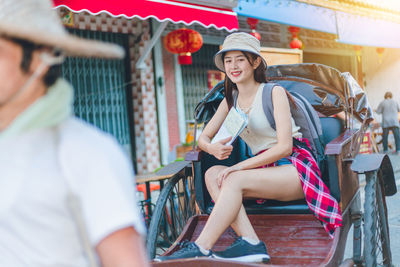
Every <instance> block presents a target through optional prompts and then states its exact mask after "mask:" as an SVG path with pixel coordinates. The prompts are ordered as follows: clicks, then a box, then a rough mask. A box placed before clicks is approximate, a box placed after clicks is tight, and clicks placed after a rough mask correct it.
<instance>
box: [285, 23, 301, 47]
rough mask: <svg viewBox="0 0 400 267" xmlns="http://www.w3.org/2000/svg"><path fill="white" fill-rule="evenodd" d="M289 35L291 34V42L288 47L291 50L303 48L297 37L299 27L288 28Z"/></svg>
mask: <svg viewBox="0 0 400 267" xmlns="http://www.w3.org/2000/svg"><path fill="white" fill-rule="evenodd" d="M288 30H289V31H290V33H291V34H292V41H291V42H290V44H289V45H290V47H291V48H293V49H301V48H302V47H303V42H302V41H301V40H300V39H299V37H298V35H299V32H300V28H299V27H294V26H290V27H289V28H288Z"/></svg>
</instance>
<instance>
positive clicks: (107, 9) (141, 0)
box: [53, 0, 239, 31]
mask: <svg viewBox="0 0 400 267" xmlns="http://www.w3.org/2000/svg"><path fill="white" fill-rule="evenodd" d="M53 1H54V6H55V7H56V8H57V7H66V8H68V9H70V10H71V11H73V12H78V13H79V12H84V11H85V12H89V13H90V14H92V15H97V14H99V13H103V12H104V13H107V14H109V15H111V16H113V17H121V16H123V17H126V18H135V17H136V18H140V19H148V18H154V19H157V20H158V21H166V20H168V21H171V22H174V23H184V24H186V25H190V24H192V23H199V24H201V25H203V26H204V27H206V28H209V27H211V26H212V27H215V28H217V29H226V30H227V31H233V30H237V29H238V28H239V23H238V19H237V16H236V13H235V12H234V11H232V10H230V9H222V8H215V7H210V6H203V5H196V4H190V3H183V2H178V1H173V0H112V1H110V0H53Z"/></svg>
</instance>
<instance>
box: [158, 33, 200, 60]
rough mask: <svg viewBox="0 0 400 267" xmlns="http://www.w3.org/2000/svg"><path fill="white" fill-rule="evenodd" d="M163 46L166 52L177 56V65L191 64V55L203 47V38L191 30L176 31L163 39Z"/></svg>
mask: <svg viewBox="0 0 400 267" xmlns="http://www.w3.org/2000/svg"><path fill="white" fill-rule="evenodd" d="M163 42H164V46H165V48H166V49H167V51H168V52H171V53H174V54H178V63H179V64H181V65H190V64H192V53H194V52H197V51H198V50H199V49H200V48H201V46H202V45H203V37H202V36H201V34H200V33H198V32H196V31H195V30H192V29H186V28H182V29H178V30H175V31H172V32H170V33H168V34H167V36H165V37H164V40H163Z"/></svg>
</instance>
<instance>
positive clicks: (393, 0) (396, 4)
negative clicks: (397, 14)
mask: <svg viewBox="0 0 400 267" xmlns="http://www.w3.org/2000/svg"><path fill="white" fill-rule="evenodd" d="M354 2H359V3H369V4H373V5H376V6H381V7H386V8H393V9H395V10H398V11H400V0H355V1H354Z"/></svg>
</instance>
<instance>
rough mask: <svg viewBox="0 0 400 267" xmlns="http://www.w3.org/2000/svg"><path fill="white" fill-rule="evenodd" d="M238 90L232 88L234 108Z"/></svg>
mask: <svg viewBox="0 0 400 267" xmlns="http://www.w3.org/2000/svg"><path fill="white" fill-rule="evenodd" d="M238 95H239V92H238V91H237V90H232V97H233V106H234V107H235V108H236V103H237V99H238Z"/></svg>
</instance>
